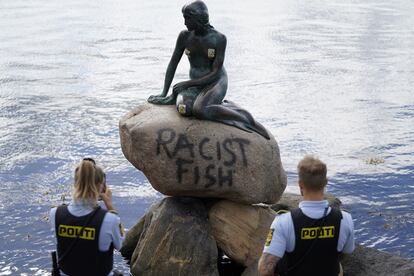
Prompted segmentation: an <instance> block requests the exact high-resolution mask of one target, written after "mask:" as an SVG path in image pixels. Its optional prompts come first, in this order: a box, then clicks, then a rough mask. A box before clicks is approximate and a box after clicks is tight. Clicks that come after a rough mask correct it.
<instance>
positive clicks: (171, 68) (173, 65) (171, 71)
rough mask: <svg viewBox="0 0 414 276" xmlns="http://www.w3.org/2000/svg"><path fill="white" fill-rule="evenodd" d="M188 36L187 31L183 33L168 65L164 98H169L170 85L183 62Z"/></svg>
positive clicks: (163, 91)
mask: <svg viewBox="0 0 414 276" xmlns="http://www.w3.org/2000/svg"><path fill="white" fill-rule="evenodd" d="M186 36H187V32H186V31H182V32H181V33H180V34H179V35H178V38H177V42H176V44H175V49H174V52H173V54H172V56H171V60H170V62H169V63H168V67H167V72H166V73H165V80H164V88H163V90H162V94H161V96H162V97H165V96H167V94H168V89H169V88H170V85H171V83H172V81H173V78H174V75H175V70H177V66H178V63H179V62H180V60H181V57H182V56H183V52H184V49H185V38H186Z"/></svg>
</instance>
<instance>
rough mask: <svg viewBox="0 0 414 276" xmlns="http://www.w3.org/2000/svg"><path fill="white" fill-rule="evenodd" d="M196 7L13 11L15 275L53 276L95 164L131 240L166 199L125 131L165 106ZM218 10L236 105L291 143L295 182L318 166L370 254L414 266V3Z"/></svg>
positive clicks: (87, 5) (7, 198) (9, 205)
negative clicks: (76, 198) (71, 214)
mask: <svg viewBox="0 0 414 276" xmlns="http://www.w3.org/2000/svg"><path fill="white" fill-rule="evenodd" d="M185 2H186V1H161V0H156V1H139V0H135V1H132V0H121V1H107V0H103V1H96V2H93V3H91V1H89V2H88V1H80V0H69V1H41V0H27V1H26V0H25V1H23V0H16V1H5V0H2V1H1V0H0V30H1V31H0V106H1V111H0V183H1V185H0V217H1V218H2V220H1V223H0V235H1V236H2V239H0V247H1V248H3V250H2V252H1V253H0V275H11V274H13V275H15V274H21V275H43V274H45V273H47V271H48V270H49V268H50V260H49V255H48V251H50V250H52V249H53V247H54V245H53V236H52V233H51V231H50V229H49V225H48V221H47V214H48V211H49V208H50V207H51V206H52V205H56V204H59V203H61V202H62V201H64V202H67V201H68V200H69V198H70V191H71V183H72V172H73V169H74V167H75V165H76V164H77V162H78V161H79V160H80V159H81V158H82V157H84V156H92V157H95V158H96V159H97V160H98V162H99V163H100V164H101V165H102V166H103V167H104V168H105V169H106V171H107V175H108V183H109V184H110V185H111V187H112V188H113V192H114V204H115V206H116V207H117V208H118V209H119V210H120V215H121V217H122V220H123V221H124V223H125V225H126V227H127V228H129V227H131V226H132V225H133V224H134V223H135V222H136V220H137V219H138V218H139V217H140V216H142V215H143V213H144V212H145V210H146V209H147V208H148V206H149V205H150V204H151V203H152V202H154V201H157V200H158V199H159V198H160V195H159V194H158V193H157V192H155V191H154V190H153V189H152V188H151V186H150V184H149V183H148V181H147V180H146V178H145V177H144V176H143V175H142V174H141V173H140V172H138V171H136V170H135V169H134V168H133V167H132V165H130V164H129V163H128V162H127V161H126V159H125V158H124V157H123V155H122V152H121V150H120V143H119V135H118V121H119V118H120V117H121V116H122V115H123V114H124V113H126V112H127V111H128V110H130V109H131V108H132V107H134V106H136V105H138V104H140V103H143V102H144V101H145V99H146V98H147V97H148V96H149V95H151V94H156V93H160V92H161V89H162V83H163V77H164V73H165V69H166V66H167V64H168V61H169V57H170V55H171V53H172V50H173V47H174V44H175V39H176V36H177V34H178V33H179V32H180V30H182V29H183V28H184V26H183V20H182V18H181V12H180V9H181V7H182V5H183V4H184V3H185ZM207 3H208V6H209V9H210V13H211V15H210V19H211V23H212V25H214V26H215V27H216V28H217V29H218V30H220V31H221V32H223V33H225V34H226V36H227V40H228V46H227V56H226V61H225V66H226V68H227V71H228V74H229V91H228V96H227V97H228V98H229V99H231V100H234V101H236V102H238V103H239V104H240V105H242V106H244V107H245V108H247V109H249V110H250V111H251V112H252V113H253V115H254V116H255V117H256V118H257V119H258V120H259V121H260V122H262V123H263V124H264V125H265V126H266V127H267V128H268V129H269V130H270V131H271V132H272V133H273V135H274V136H275V137H276V139H277V141H278V142H279V146H280V151H281V156H282V162H283V164H284V167H285V169H286V171H287V173H288V176H289V182H290V183H291V184H292V185H294V183H295V182H296V172H295V166H296V163H297V162H298V160H299V159H300V158H301V157H302V156H303V155H304V154H316V155H318V156H319V157H320V158H321V159H323V160H324V161H326V162H327V164H328V167H329V177H330V187H329V192H331V193H333V194H335V195H337V196H339V197H340V198H341V200H342V201H343V202H344V203H345V208H346V209H348V210H349V211H350V212H352V214H353V217H354V219H355V227H356V238H357V241H358V242H359V243H362V244H365V245H367V246H373V247H375V248H378V249H382V250H385V251H388V252H392V253H395V254H399V255H401V256H403V257H407V258H410V259H414V228H413V226H414V212H413V209H414V203H413V195H414V155H413V153H414V96H413V95H414V93H413V87H414V58H413V57H414V50H413V49H414V47H413V46H414V28H413V26H414V16H413V14H414V2H412V1H409V0H407V1H404V0H402V1H385V0H384V1H382V0H379V1H339V0H330V1H328V0H326V1H304V0H295V1H273V0H264V1H219V0H214V1H213V0H212V1H207ZM187 72H188V63H187V61H185V60H184V59H183V60H182V63H181V64H180V67H179V68H178V71H177V80H184V79H185V78H186V77H187ZM116 266H117V267H118V268H119V269H121V270H125V265H124V264H123V262H122V259H121V258H120V256H119V255H117V256H116Z"/></svg>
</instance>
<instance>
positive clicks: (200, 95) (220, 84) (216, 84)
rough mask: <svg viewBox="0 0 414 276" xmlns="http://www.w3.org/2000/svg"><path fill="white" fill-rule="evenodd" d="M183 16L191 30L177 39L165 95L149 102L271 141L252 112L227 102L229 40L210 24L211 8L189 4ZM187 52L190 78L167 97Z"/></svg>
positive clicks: (169, 66) (167, 74) (201, 3)
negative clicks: (174, 106) (226, 56)
mask: <svg viewBox="0 0 414 276" xmlns="http://www.w3.org/2000/svg"><path fill="white" fill-rule="evenodd" d="M182 13H183V16H184V24H185V25H186V27H187V30H183V31H181V33H180V34H179V36H178V38H177V42H176V45H175V49H174V52H173V55H172V57H171V60H170V62H169V64H168V67H167V72H166V75H165V81H164V89H163V91H162V93H161V95H152V96H150V97H149V98H148V102H150V103H153V104H160V105H173V104H175V105H176V106H177V110H178V112H179V113H180V114H181V115H183V116H194V117H196V118H198V119H201V120H211V121H216V122H221V123H224V124H227V125H231V126H234V127H237V128H240V129H242V130H245V131H248V132H252V131H254V132H256V133H258V134H260V135H261V136H263V137H265V138H266V139H270V137H269V134H268V133H267V131H266V129H265V128H264V127H263V126H262V125H261V124H260V123H259V122H257V121H255V120H254V119H253V116H252V115H251V114H250V113H249V112H248V111H246V110H244V109H242V108H241V107H239V106H237V105H236V104H234V103H233V102H230V101H226V100H224V97H225V95H226V91H227V73H226V70H225V69H224V66H223V62H224V56H225V51H226V44H227V40H226V37H225V35H223V34H222V33H220V32H218V31H217V30H216V29H214V27H213V26H211V25H210V23H209V15H208V9H207V6H206V5H205V4H204V2H202V1H194V2H192V3H190V4H187V5H185V6H184V7H183V8H182ZM183 53H185V54H186V55H187V57H188V60H189V62H190V79H189V80H187V81H183V82H179V83H177V84H175V85H174V87H173V91H172V94H171V95H169V96H167V94H168V90H169V88H170V86H171V83H172V81H173V78H174V74H175V71H176V69H177V66H178V63H179V62H180V60H181V57H182V55H183ZM223 100H224V101H223Z"/></svg>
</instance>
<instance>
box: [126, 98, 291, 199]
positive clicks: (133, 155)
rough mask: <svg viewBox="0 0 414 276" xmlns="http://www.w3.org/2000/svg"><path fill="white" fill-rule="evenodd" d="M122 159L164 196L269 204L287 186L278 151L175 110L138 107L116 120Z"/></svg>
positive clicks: (237, 131) (243, 133) (247, 135)
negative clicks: (125, 159) (139, 171)
mask: <svg viewBox="0 0 414 276" xmlns="http://www.w3.org/2000/svg"><path fill="white" fill-rule="evenodd" d="M119 128H120V138H121V146H122V151H123V153H124V155H125V157H126V158H127V159H128V160H129V161H130V162H131V163H132V164H133V165H134V166H135V167H136V168H138V169H139V170H141V171H142V172H143V173H144V174H145V176H146V177H147V178H148V180H149V182H150V183H151V185H152V186H153V187H154V188H155V189H156V190H158V191H159V192H161V193H163V194H165V195H173V196H194V197H214V198H224V199H230V200H233V201H238V202H242V203H248V204H251V203H260V202H264V203H274V202H276V201H277V200H278V199H279V197H280V196H281V194H282V193H283V191H284V189H285V187H286V174H285V171H284V170H283V167H282V164H281V161H280V154H279V147H278V145H277V142H276V141H275V139H274V137H273V136H272V135H271V139H270V140H266V139H265V138H263V137H262V136H260V135H259V134H257V133H248V132H246V131H242V130H240V129H238V128H235V127H231V126H227V125H224V124H221V123H216V122H211V121H203V120H198V119H195V118H191V117H190V118H187V117H183V116H181V115H179V113H178V112H177V111H176V109H175V106H159V105H152V104H144V105H141V106H139V107H137V108H135V109H134V110H132V111H131V112H129V113H127V114H126V115H125V116H124V117H123V118H121V120H120V122H119Z"/></svg>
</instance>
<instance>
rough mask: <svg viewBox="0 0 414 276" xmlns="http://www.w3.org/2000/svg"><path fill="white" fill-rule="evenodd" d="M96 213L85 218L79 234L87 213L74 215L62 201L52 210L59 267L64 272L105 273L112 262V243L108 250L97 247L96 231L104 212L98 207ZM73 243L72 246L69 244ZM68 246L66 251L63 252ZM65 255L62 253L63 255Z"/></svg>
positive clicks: (97, 232) (99, 274)
mask: <svg viewBox="0 0 414 276" xmlns="http://www.w3.org/2000/svg"><path fill="white" fill-rule="evenodd" d="M98 208H99V209H98V210H97V213H96V214H94V216H93V218H92V219H91V220H90V221H89V223H88V225H86V227H85V228H84V230H83V233H82V235H80V236H79V238H77V236H78V235H79V234H80V231H81V229H82V227H83V226H84V225H85V223H86V222H87V221H88V219H89V218H90V216H91V215H92V214H93V213H94V212H92V213H91V214H88V215H86V216H81V217H76V216H73V215H72V214H71V213H69V211H68V207H67V206H66V205H62V206H59V207H58V208H57V210H56V223H55V224H56V228H55V231H56V237H57V251H58V260H59V259H61V258H62V257H63V260H61V261H58V264H59V268H60V269H61V270H62V271H63V272H64V273H65V274H67V275H70V276H72V275H75V276H83V275H85V276H86V275H88V276H90V275H96V276H101V275H102V276H104V275H105V276H106V275H108V273H109V272H111V270H112V266H113V245H112V244H111V246H110V248H109V250H108V251H104V252H102V251H99V233H100V230H101V226H102V222H103V219H104V217H105V214H106V213H107V211H106V210H103V209H102V208H100V207H98ZM74 242H75V244H74V245H73V247H72V249H70V248H71V246H72V244H73V243H74ZM68 250H70V252H69V253H68V254H66V253H65V252H67V251H68ZM65 254H66V256H63V255H65Z"/></svg>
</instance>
